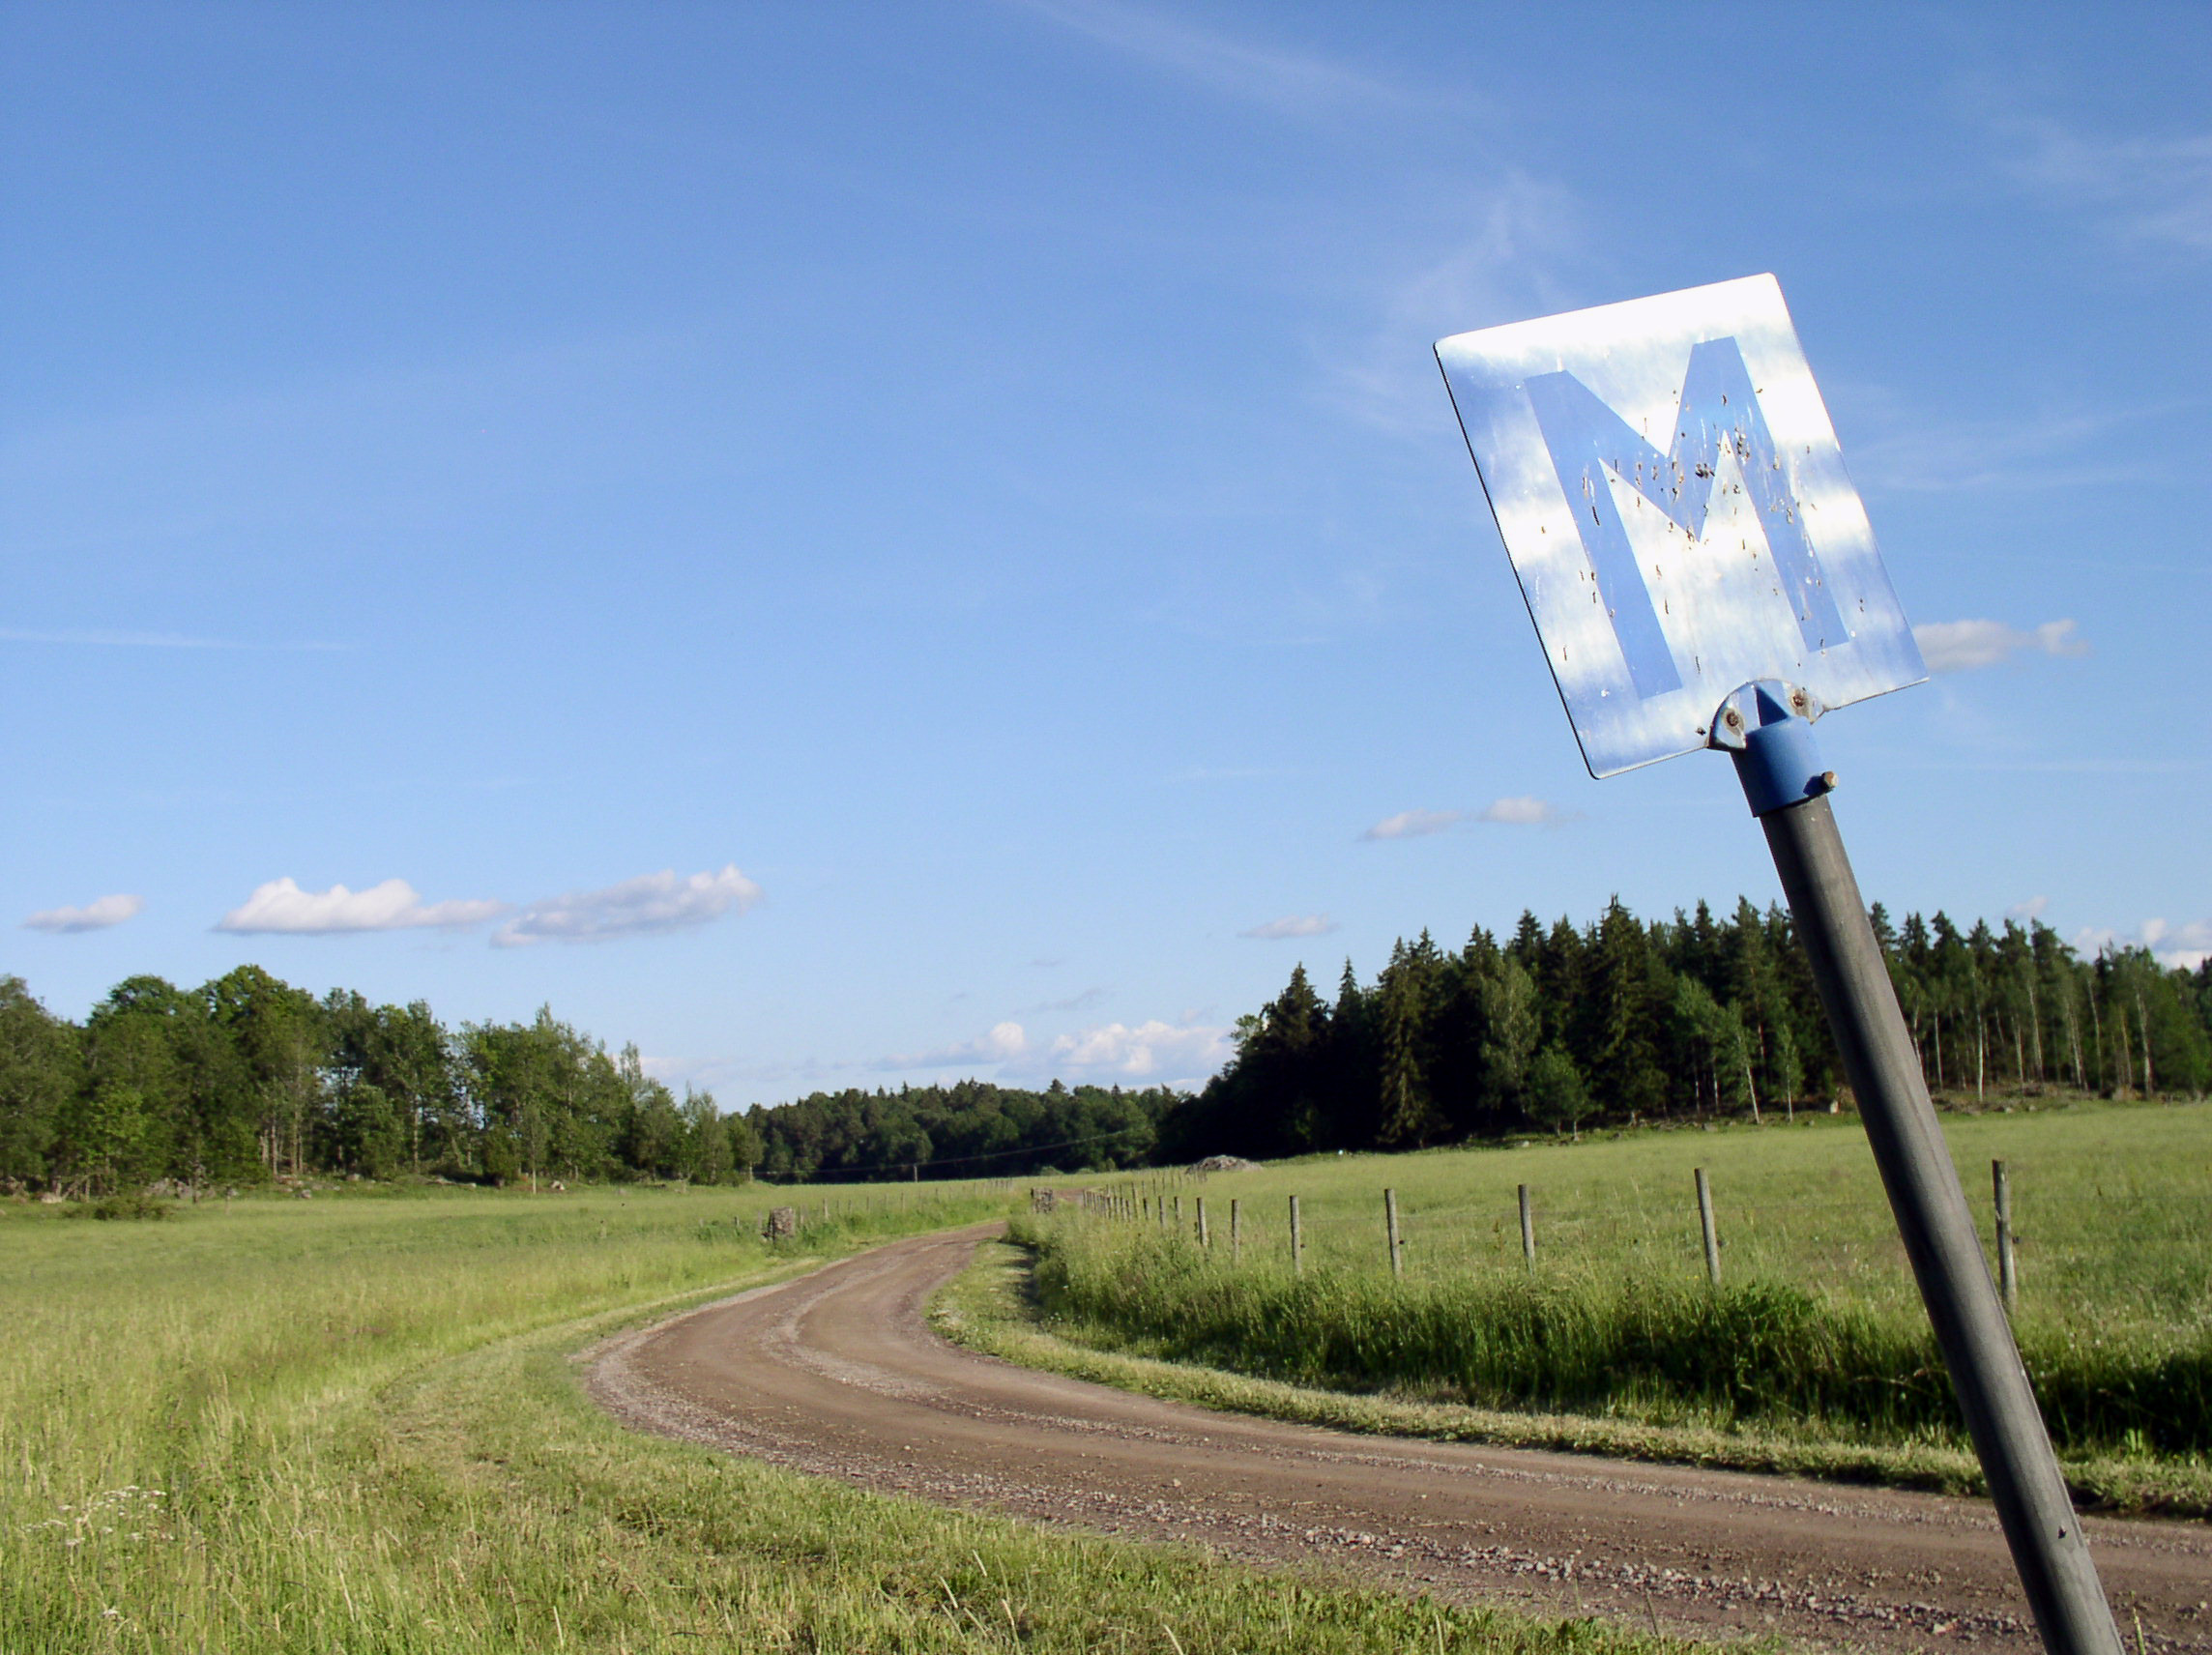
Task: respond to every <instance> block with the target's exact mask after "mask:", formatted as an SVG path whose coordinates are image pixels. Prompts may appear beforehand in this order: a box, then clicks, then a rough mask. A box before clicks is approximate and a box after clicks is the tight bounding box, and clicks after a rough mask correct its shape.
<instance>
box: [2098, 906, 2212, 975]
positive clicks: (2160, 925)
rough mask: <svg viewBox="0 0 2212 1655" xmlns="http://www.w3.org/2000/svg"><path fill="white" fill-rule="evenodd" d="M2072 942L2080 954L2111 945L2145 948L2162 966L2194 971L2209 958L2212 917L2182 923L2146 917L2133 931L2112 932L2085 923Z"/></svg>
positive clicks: (2106, 926)
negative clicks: (2155, 956)
mask: <svg viewBox="0 0 2212 1655" xmlns="http://www.w3.org/2000/svg"><path fill="white" fill-rule="evenodd" d="M2073 942H2074V946H2075V948H2076V950H2077V951H2078V952H2080V953H2082V954H2096V953H2100V952H2102V951H2103V950H2104V949H2106V948H2114V947H2119V948H2148V949H2149V950H2150V951H2151V952H2152V953H2153V954H2155V955H2157V956H2158V961H2159V963H2160V964H2161V965H2166V966H2179V967H2180V968H2181V969H2182V970H2183V971H2190V972H2193V971H2195V970H2196V969H2197V967H2198V966H2201V965H2202V964H2203V963H2204V962H2205V961H2206V960H2208V959H2212V919H2195V920H2191V921H2189V922H2188V923H2186V924H2182V925H2171V924H2168V922H2167V921H2166V920H2164V919H2146V920H2144V921H2143V922H2142V924H2141V925H2139V926H2138V927H2137V928H2136V930H2135V931H2133V932H2123V931H2115V930H2113V929H2112V928H2111V927H2110V925H2085V926H2083V927H2082V928H2081V930H2079V931H2077V932H2075V933H2074V938H2073Z"/></svg>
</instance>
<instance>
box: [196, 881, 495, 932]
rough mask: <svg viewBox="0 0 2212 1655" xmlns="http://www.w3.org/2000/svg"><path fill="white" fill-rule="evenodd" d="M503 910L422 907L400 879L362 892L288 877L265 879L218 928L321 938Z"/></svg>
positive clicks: (454, 921) (464, 919)
mask: <svg viewBox="0 0 2212 1655" xmlns="http://www.w3.org/2000/svg"><path fill="white" fill-rule="evenodd" d="M506 912H507V904H505V903H504V902H483V901H459V902H433V903H430V904H428V905H425V904H424V903H423V901H422V898H421V897H420V896H419V895H417V894H416V890H415V887H414V886H411V885H409V884H408V883H407V882H406V881H405V880H401V879H389V880H386V881H385V882H384V883H383V884H382V885H372V886H369V887H368V888H367V889H366V890H358V891H357V890H348V889H347V888H346V887H345V886H342V885H334V886H331V888H330V889H328V890H302V889H301V888H300V887H299V886H298V885H297V884H296V883H295V882H294V881H292V880H291V879H289V878H286V879H279V880H271V881H270V882H269V883H268V884H267V885H264V886H256V887H255V889H254V892H253V894H252V895H251V896H249V897H247V899H246V901H245V902H244V903H243V904H241V905H240V906H239V907H237V908H234V909H232V910H231V911H230V912H229V913H228V914H226V915H223V916H222V918H221V920H220V921H219V922H218V924H217V925H216V929H217V930H218V931H244V932H270V933H279V934H285V935H293V936H321V935H327V934H330V933H333V932H340V931H408V930H415V929H419V928H423V927H433V928H438V927H451V926H458V925H477V924H480V923H482V922H483V921H484V920H486V919H496V918H497V917H498V916H499V915H502V914H504V913H506Z"/></svg>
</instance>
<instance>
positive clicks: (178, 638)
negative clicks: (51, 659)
mask: <svg viewBox="0 0 2212 1655" xmlns="http://www.w3.org/2000/svg"><path fill="white" fill-rule="evenodd" d="M0 644H61V645H87V646H91V647H93V648H96V649H103V650H274V651H289V652H297V651H306V652H310V653H327V652H335V651H342V650H347V649H351V648H352V646H351V645H349V644H318V643H296V642H275V643H258V642H257V643H246V642H242V641H240V640H239V639H236V638H192V637H187V636H185V635H183V634H181V633H176V632H98V631H92V632H71V631H63V632H39V631H30V630H26V629H25V628H23V627H20V626H0Z"/></svg>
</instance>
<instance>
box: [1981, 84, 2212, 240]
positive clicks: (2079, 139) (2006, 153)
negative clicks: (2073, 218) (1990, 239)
mask: <svg viewBox="0 0 2212 1655" xmlns="http://www.w3.org/2000/svg"><path fill="white" fill-rule="evenodd" d="M1989 126H1990V130H1991V131H1992V133H1993V135H1994V137H1995V138H1996V140H1997V142H1998V144H1999V145H2000V146H2001V148H2000V155H1999V164H2000V166H2001V167H2002V168H2003V170H2004V171H2005V172H2007V173H2009V174H2010V175H2011V177H2012V178H2013V179H2014V181H2015V182H2016V183H2017V184H2018V185H2019V186H2020V187H2021V188H2022V189H2024V190H2026V191H2027V192H2029V193H2030V194H2033V195H2036V196H2038V197H2040V198H2042V199H2043V200H2045V201H2046V202H2049V203H2051V204H2052V205H2056V206H2060V207H2067V208H2079V209H2083V210H2086V211H2088V212H2091V213H2094V214H2096V215H2097V216H2098V217H2099V218H2102V219H2103V220H2104V221H2105V222H2106V223H2107V224H2108V225H2109V226H2110V228H2111V229H2112V230H2113V231H2114V232H2115V233H2116V234H2117V235H2119V236H2120V237H2122V238H2123V239H2125V240H2128V241H2132V242H2140V243H2152V244H2157V245H2161V246H2166V247H2180V248H2183V249H2185V250H2187V251H2189V252H2193V253H2212V132H2204V131H2181V132H2167V133H2160V134H2148V133H2139V132H2137V133H2099V132H2091V131H2083V130H2081V129H2080V128H2078V127H2072V126H2068V125H2067V124H2066V123H2064V122H2062V121H2059V120H2056V119H2054V118H2052V117H2051V116H2049V115H2017V114H2009V113H2006V114H1998V115H1995V116H1994V117H1992V118H1991V119H1990V121H1989Z"/></svg>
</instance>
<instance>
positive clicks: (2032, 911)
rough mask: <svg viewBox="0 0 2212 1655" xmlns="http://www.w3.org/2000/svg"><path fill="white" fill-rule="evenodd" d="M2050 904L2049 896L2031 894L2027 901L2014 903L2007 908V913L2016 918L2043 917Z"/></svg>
mask: <svg viewBox="0 0 2212 1655" xmlns="http://www.w3.org/2000/svg"><path fill="white" fill-rule="evenodd" d="M2050 906H2051V898H2049V897H2048V896H2031V897H2029V898H2028V899H2027V900H2026V901H2025V902H2016V903H2014V904H2013V905H2012V906H2011V907H2010V908H2008V909H2006V910H2005V914H2006V915H2007V916H2009V917H2011V918H2014V919H2041V918H2042V917H2043V915H2044V911H2045V910H2046V909H2048V908H2050Z"/></svg>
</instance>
